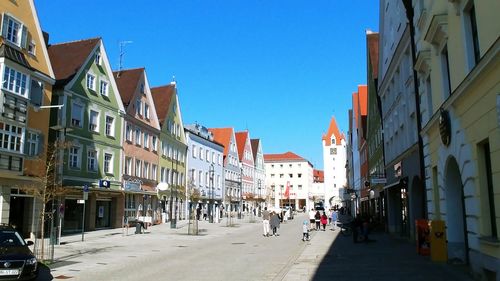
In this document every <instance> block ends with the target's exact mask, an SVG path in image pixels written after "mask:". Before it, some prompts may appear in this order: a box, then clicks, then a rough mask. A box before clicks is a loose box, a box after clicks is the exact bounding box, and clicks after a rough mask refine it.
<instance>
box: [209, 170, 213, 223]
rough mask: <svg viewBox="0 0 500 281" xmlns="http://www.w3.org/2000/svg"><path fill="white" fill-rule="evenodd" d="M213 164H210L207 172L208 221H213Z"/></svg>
mask: <svg viewBox="0 0 500 281" xmlns="http://www.w3.org/2000/svg"><path fill="white" fill-rule="evenodd" d="M214 170H215V168H214V164H210V168H209V169H208V173H209V176H210V186H209V188H210V190H209V194H208V195H209V196H208V198H209V203H208V212H209V213H208V215H209V217H208V222H210V223H213V222H214V212H213V206H214V202H213V201H214V172H215V171H214Z"/></svg>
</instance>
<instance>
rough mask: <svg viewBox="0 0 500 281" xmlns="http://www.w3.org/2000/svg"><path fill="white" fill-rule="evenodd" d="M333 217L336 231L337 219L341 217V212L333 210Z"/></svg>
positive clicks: (333, 227)
mask: <svg viewBox="0 0 500 281" xmlns="http://www.w3.org/2000/svg"><path fill="white" fill-rule="evenodd" d="M331 219H332V230H333V231H335V229H336V228H337V221H338V219H339V214H338V213H337V211H336V210H333V212H332V217H331Z"/></svg>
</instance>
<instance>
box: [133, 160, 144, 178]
mask: <svg viewBox="0 0 500 281" xmlns="http://www.w3.org/2000/svg"><path fill="white" fill-rule="evenodd" d="M141 171H142V163H141V160H138V159H136V160H135V176H136V177H141Z"/></svg>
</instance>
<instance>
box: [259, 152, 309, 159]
mask: <svg viewBox="0 0 500 281" xmlns="http://www.w3.org/2000/svg"><path fill="white" fill-rule="evenodd" d="M285 160H303V161H306V159H304V158H302V157H301V156H299V155H297V154H295V153H293V152H290V151H288V152H285V153H281V154H264V161H285Z"/></svg>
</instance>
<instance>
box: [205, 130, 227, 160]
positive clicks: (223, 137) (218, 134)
mask: <svg viewBox="0 0 500 281" xmlns="http://www.w3.org/2000/svg"><path fill="white" fill-rule="evenodd" d="M208 131H209V132H211V133H212V135H213V136H214V140H215V141H216V142H218V143H220V144H222V145H224V157H226V156H227V154H228V152H229V148H230V143H231V136H232V135H233V128H209V129H208Z"/></svg>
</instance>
